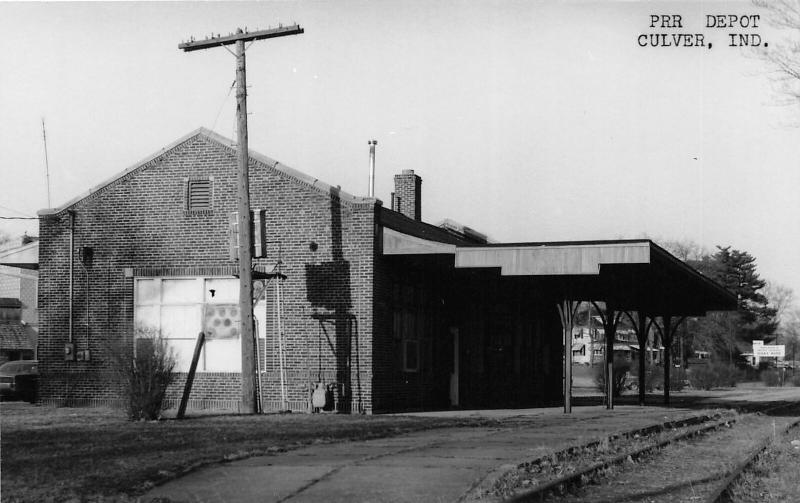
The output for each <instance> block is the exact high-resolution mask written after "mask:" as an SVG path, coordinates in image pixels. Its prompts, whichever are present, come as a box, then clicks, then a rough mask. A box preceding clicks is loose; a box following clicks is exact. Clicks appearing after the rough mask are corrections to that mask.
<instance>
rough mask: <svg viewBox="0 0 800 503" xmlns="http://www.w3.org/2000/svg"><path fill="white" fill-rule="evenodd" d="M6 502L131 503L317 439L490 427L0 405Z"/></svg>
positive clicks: (394, 419) (401, 419) (468, 422)
mask: <svg viewBox="0 0 800 503" xmlns="http://www.w3.org/2000/svg"><path fill="white" fill-rule="evenodd" d="M0 407H2V408H1V409H0V427H2V438H0V443H1V447H2V466H1V467H0V468H1V469H2V501H4V502H5V501H8V502H16V501H69V500H78V501H108V500H112V501H133V500H135V498H136V496H137V495H139V494H141V493H142V492H143V491H145V490H147V489H149V488H150V487H152V486H153V484H155V483H158V482H160V481H164V480H168V479H170V478H174V477H175V476H177V475H179V474H181V473H184V472H186V471H189V470H192V469H194V468H197V467H199V466H203V465H207V464H210V463H216V462H221V461H225V460H232V459H240V458H243V457H248V456H253V455H260V454H270V453H275V452H280V451H281V450H285V449H291V448H293V447H297V446H300V445H305V444H309V443H314V442H329V441H340V440H351V439H353V440H356V439H366V438H375V437H382V436H391V435H397V434H401V433H405V432H410V431H417V430H422V429H429V428H441V427H453V426H478V425H482V426H485V425H487V424H489V423H488V422H487V421H486V420H476V419H452V418H447V419H445V418H422V417H407V416H357V415H318V414H317V415H306V414H286V415H264V416H244V415H232V414H228V415H216V416H215V415H204V416H198V417H193V418H189V419H186V420H183V421H176V420H167V421H159V422H138V423H132V422H129V421H127V420H125V418H124V414H123V413H122V412H121V411H117V410H110V409H74V408H50V407H34V406H30V405H27V404H21V403H3V404H1V405H0Z"/></svg>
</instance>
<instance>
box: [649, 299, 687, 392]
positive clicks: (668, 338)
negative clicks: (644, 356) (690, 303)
mask: <svg viewBox="0 0 800 503" xmlns="http://www.w3.org/2000/svg"><path fill="white" fill-rule="evenodd" d="M685 319H686V316H682V317H680V318H678V319H677V320H675V323H673V322H672V315H670V314H665V315H663V316H662V317H661V325H662V326H659V324H658V322H657V321H655V320H654V322H653V324H654V325H655V327H656V330H658V333H659V334H660V335H661V341H662V342H663V343H664V405H669V391H670V389H669V388H670V386H669V379H670V373H671V371H672V340H673V336H674V335H675V332H676V331H677V330H678V327H679V326H680V324H681V323H683V320H685Z"/></svg>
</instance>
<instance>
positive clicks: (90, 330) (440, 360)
mask: <svg viewBox="0 0 800 503" xmlns="http://www.w3.org/2000/svg"><path fill="white" fill-rule="evenodd" d="M236 165H237V150H236V146H235V145H234V144H233V142H232V141H231V140H229V139H226V138H223V137H221V136H219V135H217V134H216V133H213V132H211V131H208V130H205V129H200V130H197V131H195V132H193V133H191V134H189V135H187V136H185V137H183V138H181V139H180V140H178V141H177V142H175V143H173V144H171V145H169V146H168V147H166V148H165V149H163V150H161V151H159V152H157V153H155V154H153V155H152V156H149V157H148V158H146V159H144V160H143V161H141V162H139V163H137V164H135V165H133V166H131V167H130V168H128V169H126V170H124V171H122V172H120V173H118V174H116V175H114V176H113V177H111V178H110V179H109V180H107V181H105V182H103V183H101V184H100V185H98V186H96V187H94V188H92V189H91V190H89V191H88V192H87V193H85V194H83V195H81V196H79V197H77V198H75V199H73V200H72V201H69V202H67V203H66V204H63V205H61V206H59V207H57V208H50V209H46V210H42V211H40V212H39V215H40V239H41V242H40V243H41V244H40V256H39V267H40V269H39V272H40V292H39V306H40V308H41V310H40V318H41V321H40V337H39V344H38V348H39V360H40V365H39V370H40V374H41V383H42V385H41V390H40V396H41V399H42V401H44V402H46V403H73V404H110V403H115V402H118V401H119V399H120V393H119V391H120V390H119V389H118V388H116V387H115V385H114V382H113V379H112V376H113V370H114V366H115V360H114V358H112V354H113V353H112V352H113V351H114V350H115V348H119V347H122V348H134V347H135V341H136V340H137V339H138V338H140V337H141V336H142V334H144V333H160V334H161V336H162V337H164V338H166V339H167V341H168V342H169V344H170V345H171V347H173V348H174V350H175V351H176V354H177V359H178V371H179V372H181V374H180V379H179V380H178V382H177V383H176V385H175V387H174V388H173V389H171V390H170V392H169V399H170V400H172V401H175V400H176V399H177V398H178V397H179V394H180V390H181V389H182V385H183V379H184V378H185V376H186V374H185V371H186V369H187V368H188V366H189V362H190V359H191V356H192V353H193V348H194V345H195V340H196V338H197V336H198V333H200V332H201V331H203V333H205V334H206V337H207V338H208V339H209V340H208V343H207V344H206V346H205V349H204V350H203V352H202V354H201V357H200V360H199V363H198V375H197V377H196V378H195V381H194V387H193V391H192V395H191V400H190V403H189V406H190V407H230V408H233V409H236V408H238V407H239V405H240V403H241V399H242V396H241V379H242V377H241V362H242V359H241V345H240V339H239V336H240V334H239V315H238V301H239V289H238V283H239V281H238V279H237V278H236V277H235V274H237V267H236V262H235V255H234V258H231V257H232V254H231V241H230V239H229V231H230V224H229V222H230V213H231V212H232V211H234V210H235V209H236V206H237V203H236V190H237V188H236V187H237V181H236ZM394 182H395V190H394V193H393V194H392V196H391V204H390V207H389V208H386V207H384V206H383V203H382V202H381V201H380V200H378V199H375V198H371V197H360V196H355V195H351V194H348V193H346V192H344V191H342V190H341V189H339V188H338V187H336V186H333V185H328V184H326V183H323V182H321V181H320V180H318V179H316V178H315V177H313V176H309V175H306V174H304V173H301V172H299V171H297V170H295V169H292V168H290V167H287V166H284V165H283V164H281V163H279V162H277V161H275V160H273V159H270V158H268V157H266V156H263V155H261V154H258V153H256V152H251V153H250V200H251V207H252V210H253V211H254V214H255V215H259V216H263V218H262V221H263V222H264V235H265V236H266V255H265V256H263V257H260V258H256V259H255V260H254V267H255V270H256V272H260V273H264V274H263V276H267V275H269V274H270V273H272V272H274V271H276V270H277V269H280V272H281V273H282V274H284V275H285V276H286V279H285V280H279V279H271V280H267V279H264V280H258V281H259V284H257V285H256V291H257V292H258V295H257V298H256V299H254V301H256V307H255V317H256V320H257V323H256V327H257V330H256V336H257V341H258V344H257V347H258V354H257V355H255V356H257V360H256V361H257V370H258V374H259V377H260V383H261V384H262V390H261V393H260V395H261V396H262V397H263V405H264V408H265V409H267V410H269V409H273V410H275V409H286V408H289V409H292V410H297V411H310V410H311V409H312V400H313V392H314V391H315V390H318V389H324V390H325V391H326V393H325V398H326V402H327V403H326V405H327V407H328V408H329V409H336V410H340V411H357V412H366V413H371V412H382V411H401V410H420V409H434V408H439V409H440V408H447V407H499V406H536V405H544V404H555V403H560V402H561V401H562V399H563V397H564V393H563V389H562V359H563V357H564V345H563V343H564V333H567V334H569V332H566V331H567V330H569V329H568V328H564V325H563V323H564V322H563V318H560V316H559V311H558V310H557V306H560V305H561V303H562V302H564V301H565V300H569V299H573V298H574V299H575V300H584V299H587V298H591V299H596V300H600V301H604V300H605V299H606V298H610V297H609V296H613V299H614V301H615V302H616V305H619V306H620V307H623V308H626V309H635V308H641V309H647V312H649V313H654V314H656V315H657V314H660V313H663V312H669V313H682V312H691V313H697V312H704V311H706V310H709V309H726V308H727V307H729V306H730V305H735V300H736V299H735V297H732V296H730V294H729V293H728V292H727V291H725V290H724V289H722V288H721V287H719V286H718V285H716V284H715V283H713V282H711V281H709V280H707V279H706V278H704V277H702V276H700V275H699V274H698V273H697V272H696V271H694V270H693V269H691V268H690V267H688V266H686V265H685V264H683V263H681V262H680V261H678V260H677V259H675V258H674V257H672V256H671V255H670V254H669V253H668V252H666V251H665V250H663V249H662V248H660V247H658V246H657V245H655V244H654V243H652V242H651V241H649V240H610V241H591V242H588V241H587V242H557V243H541V242H532V243H490V242H489V241H488V239H487V238H486V235H484V234H482V233H480V232H477V231H475V230H473V229H471V228H469V227H465V226H463V225H461V224H457V223H456V222H454V221H445V222H444V223H443V225H442V226H435V225H431V224H427V223H425V222H423V221H422V179H421V178H420V176H419V175H418V174H417V173H415V172H414V170H413V169H405V170H402V172H401V173H398V174H396V175H395V176H394ZM262 212H263V213H262ZM279 281H280V282H281V283H280V285H281V288H280V298H279V297H278V293H279V292H278V289H277V288H276V287H277V285H278V283H277V282H279ZM656 286H657V287H656ZM279 300H280V302H279ZM278 322H280V323H278ZM279 327H280V329H279ZM567 337H569V336H567ZM567 350H568V349H567Z"/></svg>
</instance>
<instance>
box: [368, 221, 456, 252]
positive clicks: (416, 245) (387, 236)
mask: <svg viewBox="0 0 800 503" xmlns="http://www.w3.org/2000/svg"><path fill="white" fill-rule="evenodd" d="M383 254H384V255H455V254H456V245H453V244H447V243H441V242H439V241H431V240H430V239H423V238H418V237H416V236H411V235H408V234H404V233H402V232H398V231H396V230H394V229H391V228H389V227H384V228H383Z"/></svg>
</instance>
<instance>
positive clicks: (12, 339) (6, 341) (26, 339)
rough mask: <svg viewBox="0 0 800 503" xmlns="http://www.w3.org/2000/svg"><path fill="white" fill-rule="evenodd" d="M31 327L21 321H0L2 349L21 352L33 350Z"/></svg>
mask: <svg viewBox="0 0 800 503" xmlns="http://www.w3.org/2000/svg"><path fill="white" fill-rule="evenodd" d="M33 337H35V334H32V333H31V331H30V330H29V327H27V326H25V325H23V324H22V322H21V321H19V320H0V349H2V350H19V349H33V348H34V343H33V341H32V338H33Z"/></svg>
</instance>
